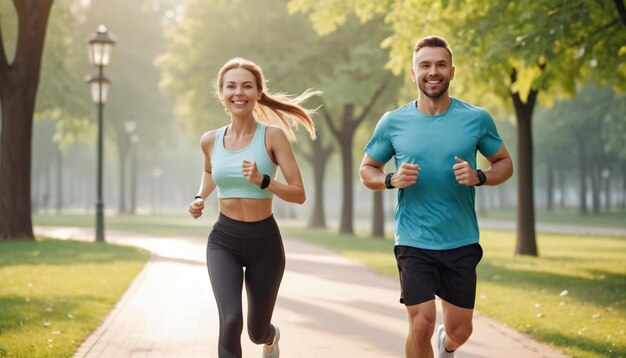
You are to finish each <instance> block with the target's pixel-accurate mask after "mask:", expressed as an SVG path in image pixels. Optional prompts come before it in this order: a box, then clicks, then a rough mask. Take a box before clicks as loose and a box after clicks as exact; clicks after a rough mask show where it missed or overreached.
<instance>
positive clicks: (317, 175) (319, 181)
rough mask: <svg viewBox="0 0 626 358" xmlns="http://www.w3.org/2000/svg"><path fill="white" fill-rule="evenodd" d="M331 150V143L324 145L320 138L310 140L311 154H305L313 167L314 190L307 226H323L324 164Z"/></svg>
mask: <svg viewBox="0 0 626 358" xmlns="http://www.w3.org/2000/svg"><path fill="white" fill-rule="evenodd" d="M332 152H333V147H332V146H331V145H329V146H327V147H324V146H323V144H322V142H321V139H319V138H318V139H317V140H314V141H311V153H312V154H311V155H310V156H307V157H308V159H309V161H310V162H311V165H312V167H313V182H314V184H313V185H314V187H315V192H314V194H313V211H311V217H310V218H309V227H316V228H325V227H326V215H325V213H324V177H325V174H326V164H328V158H329V157H330V155H331V154H332Z"/></svg>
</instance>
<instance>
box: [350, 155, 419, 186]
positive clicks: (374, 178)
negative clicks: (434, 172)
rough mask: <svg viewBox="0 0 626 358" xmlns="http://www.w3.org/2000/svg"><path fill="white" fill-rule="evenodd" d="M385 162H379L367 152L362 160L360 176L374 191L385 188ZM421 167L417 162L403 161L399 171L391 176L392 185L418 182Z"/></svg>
mask: <svg viewBox="0 0 626 358" xmlns="http://www.w3.org/2000/svg"><path fill="white" fill-rule="evenodd" d="M384 169H385V163H381V162H378V161H376V160H374V159H372V158H371V157H370V156H369V155H367V154H365V155H364V156H363V160H362V161H361V168H360V169H359V176H360V177H361V183H363V185H365V186H366V187H367V188H369V189H372V190H374V191H380V190H385V189H386V188H387V187H386V186H385V177H386V176H387V174H386V173H385V171H384ZM419 171H420V167H419V165H417V164H409V163H402V164H401V165H400V168H398V171H397V172H396V173H394V174H393V176H392V177H391V185H393V186H394V187H395V188H399V189H402V188H406V187H407V186H410V185H413V184H415V183H416V182H417V177H418V176H419Z"/></svg>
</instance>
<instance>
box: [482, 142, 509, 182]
mask: <svg viewBox="0 0 626 358" xmlns="http://www.w3.org/2000/svg"><path fill="white" fill-rule="evenodd" d="M487 160H488V161H489V163H490V164H491V166H490V168H489V169H488V170H487V171H485V176H486V177H487V181H486V182H485V185H490V186H495V185H500V184H502V183H504V182H505V181H507V180H508V179H509V178H510V177H511V176H513V160H512V159H511V155H510V154H509V151H508V150H507V149H506V147H505V146H504V144H502V146H501V147H500V149H498V151H497V152H496V154H494V155H492V156H491V157H489V158H487Z"/></svg>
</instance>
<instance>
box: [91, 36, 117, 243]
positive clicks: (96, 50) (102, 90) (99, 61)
mask: <svg viewBox="0 0 626 358" xmlns="http://www.w3.org/2000/svg"><path fill="white" fill-rule="evenodd" d="M114 44H115V40H113V38H112V37H110V36H109V34H108V31H107V28H106V27H105V26H104V25H100V26H98V30H97V32H96V33H95V34H93V35H91V36H90V38H89V63H91V64H92V65H94V66H96V67H97V68H98V73H97V74H96V75H92V76H89V77H88V78H87V82H89V84H90V86H91V99H92V101H93V102H94V103H95V104H97V105H98V149H97V150H98V172H97V179H96V188H97V189H96V194H97V199H96V200H97V201H96V242H104V217H103V212H104V203H103V202H102V112H103V109H104V103H105V102H106V99H107V94H108V89H109V80H108V79H107V78H106V77H104V74H103V72H104V66H106V65H108V64H109V61H110V59H111V51H112V50H113V45H114Z"/></svg>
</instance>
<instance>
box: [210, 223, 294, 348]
mask: <svg viewBox="0 0 626 358" xmlns="http://www.w3.org/2000/svg"><path fill="white" fill-rule="evenodd" d="M207 266H208V269H209V277H210V278H211V286H212V287H213V294H214V295H215V300H216V301H217V307H218V309H219V314H220V337H219V348H218V354H219V357H220V358H232V357H237V358H239V357H241V332H242V330H243V313H242V307H241V306H242V303H241V294H242V288H243V282H244V270H243V268H244V267H245V268H246V269H245V282H246V292H247V295H248V335H249V336H250V339H251V340H252V342H254V343H256V344H262V343H271V341H272V339H273V338H274V331H275V330H274V328H273V327H272V325H271V324H270V322H271V319H272V312H273V311H274V303H275V302H276V296H277V294H278V288H279V287H280V281H281V279H282V277H283V272H284V271H285V251H284V249H283V241H282V238H281V236H280V230H279V229H278V225H277V224H276V221H275V220H274V217H273V216H270V217H269V218H267V219H264V220H261V221H254V222H245V221H238V220H234V219H231V218H229V217H226V216H224V215H223V214H220V216H219V218H218V219H217V221H216V222H215V224H214V225H213V229H212V230H211V233H210V234H209V242H208V245H207Z"/></svg>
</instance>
